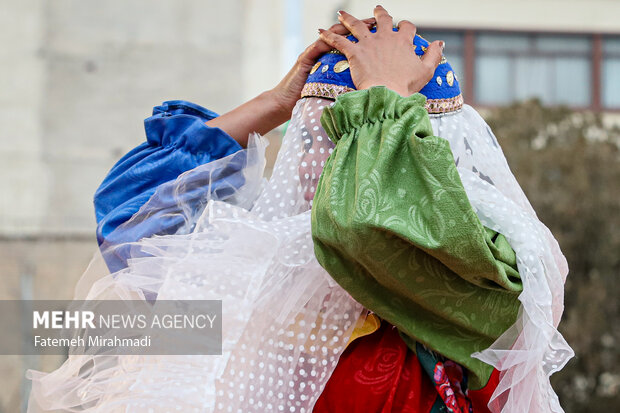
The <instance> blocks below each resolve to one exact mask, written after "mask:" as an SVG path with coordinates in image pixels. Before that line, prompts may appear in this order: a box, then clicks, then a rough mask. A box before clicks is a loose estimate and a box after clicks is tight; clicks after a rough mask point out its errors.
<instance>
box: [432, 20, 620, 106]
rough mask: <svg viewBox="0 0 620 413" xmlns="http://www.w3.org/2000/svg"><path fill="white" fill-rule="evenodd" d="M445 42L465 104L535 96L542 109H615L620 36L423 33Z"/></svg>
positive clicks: (618, 90)
mask: <svg viewBox="0 0 620 413" xmlns="http://www.w3.org/2000/svg"><path fill="white" fill-rule="evenodd" d="M421 34H422V36H424V37H426V38H427V39H428V40H431V41H432V40H439V39H442V40H445V41H446V50H445V55H446V57H447V58H448V61H450V63H451V65H452V67H453V68H454V70H455V72H456V73H457V74H458V75H459V82H460V84H461V89H462V91H463V95H464V97H465V100H466V101H467V102H468V103H470V104H475V105H484V106H496V105H506V104H510V103H512V102H515V101H522V100H526V99H531V98H538V99H540V100H541V101H542V102H543V103H545V104H548V105H568V106H572V107H576V108H592V109H601V108H602V109H613V110H619V109H620V36H601V35H599V34H556V33H531V32H494V31H484V30H481V31H476V30H435V29H433V30H424V31H423V32H422V33H421Z"/></svg>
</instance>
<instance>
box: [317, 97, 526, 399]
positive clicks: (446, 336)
mask: <svg viewBox="0 0 620 413" xmlns="http://www.w3.org/2000/svg"><path fill="white" fill-rule="evenodd" d="M424 103H425V98H424V97H423V96H422V95H419V94H416V95H413V96H411V97H408V98H403V97H401V96H400V95H398V94H397V93H395V92H393V91H391V90H389V89H387V88H385V87H374V88H371V89H368V90H361V91H356V92H351V93H347V94H345V95H342V96H340V97H339V98H338V100H337V101H336V103H335V105H334V106H333V107H331V108H327V109H325V112H324V113H323V115H322V117H321V123H322V124H323V126H324V128H325V130H326V131H327V134H328V135H329V137H330V138H331V139H332V140H333V141H334V142H335V143H336V147H335V148H334V152H333V153H332V155H331V156H330V157H329V159H328V160H327V162H326V164H325V169H324V170H323V173H322V176H321V179H320V182H319V185H318V187H317V193H316V195H315V198H314V201H313V207H312V235H313V239H314V248H315V254H316V257H317V259H318V260H319V262H320V263H321V265H322V266H323V267H324V268H325V269H326V270H327V271H328V272H329V273H330V274H331V275H332V277H333V278H334V279H335V280H336V282H338V283H339V284H340V285H341V286H342V287H343V288H345V289H346V290H347V291H348V292H349V293H350V294H351V295H352V296H353V297H354V298H355V299H356V300H357V301H358V302H360V303H361V304H362V305H364V306H365V307H366V308H368V309H371V310H372V311H374V312H376V313H377V314H378V315H379V316H380V317H382V318H384V319H385V320H387V321H389V322H390V323H392V324H394V325H395V326H397V327H398V328H399V330H400V332H401V334H402V335H403V337H404V338H405V340H406V341H407V342H408V344H410V345H411V343H413V342H414V341H419V342H421V343H422V344H425V345H426V346H427V347H429V348H430V349H432V350H434V351H436V352H438V353H440V354H442V355H444V356H445V357H447V358H449V359H451V360H454V361H456V362H458V363H460V364H462V365H463V366H465V367H466V368H468V369H469V370H470V372H472V373H473V377H471V379H473V381H472V380H471V379H470V384H471V385H472V386H471V387H472V388H476V387H480V386H482V385H484V384H485V383H486V381H487V379H488V377H489V376H490V373H491V371H492V368H491V367H490V366H488V365H486V364H484V363H482V362H480V361H478V360H476V359H473V358H471V357H470V355H471V353H473V352H475V351H479V350H483V349H485V348H487V347H489V345H491V344H492V343H493V341H495V339H496V338H497V337H499V335H501V334H502V333H503V332H504V331H505V330H506V329H507V328H508V327H509V326H510V325H512V324H513V323H514V322H515V320H516V317H517V312H518V308H519V302H518V300H517V296H518V294H519V292H520V291H521V289H522V285H521V280H520V277H519V273H518V271H517V265H516V256H515V253H514V251H513V250H512V248H511V247H510V245H509V244H508V242H507V241H506V239H505V238H504V237H503V236H502V235H501V234H497V233H496V232H494V231H492V230H489V229H487V228H484V227H483V226H482V224H481V223H480V221H479V219H478V217H477V216H476V214H475V212H474V211H473V209H472V207H471V205H470V203H469V200H468V198H467V194H466V193H465V190H464V188H463V185H462V183H461V180H460V177H459V174H458V172H457V169H456V165H455V164H454V158H453V155H452V152H451V150H450V145H449V143H448V142H447V141H446V140H444V139H442V138H439V137H436V136H433V135H432V128H431V124H430V120H429V117H428V114H427V112H426V110H425V109H424ZM413 348H415V347H413Z"/></svg>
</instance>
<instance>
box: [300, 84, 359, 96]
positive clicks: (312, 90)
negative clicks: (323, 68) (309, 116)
mask: <svg viewBox="0 0 620 413" xmlns="http://www.w3.org/2000/svg"><path fill="white" fill-rule="evenodd" d="M354 90H355V89H353V88H350V87H348V86H340V85H331V84H329V83H319V82H312V83H306V84H305V85H304V87H303V89H302V90H301V97H302V98H304V97H308V96H315V97H318V98H326V99H334V100H335V99H336V98H337V97H338V96H340V95H342V94H344V93H347V92H352V91H354Z"/></svg>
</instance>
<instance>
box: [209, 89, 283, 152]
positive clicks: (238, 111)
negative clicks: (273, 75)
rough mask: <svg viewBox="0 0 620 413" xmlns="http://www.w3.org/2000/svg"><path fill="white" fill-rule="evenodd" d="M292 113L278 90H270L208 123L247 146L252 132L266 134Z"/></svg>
mask: <svg viewBox="0 0 620 413" xmlns="http://www.w3.org/2000/svg"><path fill="white" fill-rule="evenodd" d="M290 115H291V114H290V111H289V110H287V108H286V107H285V105H283V104H282V102H279V101H278V98H277V94H276V92H274V91H273V90H268V91H266V92H263V93H261V94H260V95H258V96H257V97H255V98H254V99H252V100H250V101H248V102H246V103H244V104H243V105H241V106H238V107H236V108H235V109H233V110H231V111H230V112H227V113H225V114H223V115H221V116H218V117H217V118H215V119H212V120H210V121H208V122H206V124H207V125H208V126H211V127H216V128H220V129H222V130H223V131H224V132H226V133H227V134H229V135H230V136H231V137H232V138H233V139H234V140H236V141H237V142H238V143H239V144H240V145H241V146H243V147H246V146H247V144H248V136H249V135H250V134H251V133H253V132H256V133H259V134H265V133H267V132H269V131H270V130H272V129H273V128H275V127H277V126H279V125H281V124H283V123H284V122H286V121H287V120H288V119H289V118H290Z"/></svg>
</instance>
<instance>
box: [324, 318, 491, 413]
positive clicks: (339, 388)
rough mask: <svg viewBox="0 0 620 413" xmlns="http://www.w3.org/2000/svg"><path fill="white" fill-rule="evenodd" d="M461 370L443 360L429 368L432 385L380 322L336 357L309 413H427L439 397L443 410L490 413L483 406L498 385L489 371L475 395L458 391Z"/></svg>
mask: <svg viewBox="0 0 620 413" xmlns="http://www.w3.org/2000/svg"><path fill="white" fill-rule="evenodd" d="M463 374H464V373H463V370H462V368H461V366H459V365H458V364H456V363H454V362H452V361H450V360H446V361H445V362H437V364H436V365H435V367H434V378H433V379H434V382H433V380H431V378H430V377H429V376H428V374H427V373H426V372H425V371H424V369H423V368H422V365H421V363H420V360H419V359H418V357H417V356H416V354H415V353H414V352H413V351H411V350H410V349H409V348H408V347H407V345H406V344H405V342H404V341H403V340H402V338H401V337H400V335H399V334H398V330H397V329H396V327H394V326H392V325H391V324H389V323H387V322H385V321H382V322H381V326H380V327H379V329H378V330H377V331H375V332H373V333H372V334H369V335H366V336H362V337H360V338H357V339H355V340H354V341H353V342H351V343H350V344H349V346H348V347H347V349H346V350H345V352H344V353H343V354H342V356H341V357H340V360H339V361H338V365H337V366H336V369H335V370H334V373H333V374H332V376H331V377H330V379H329V381H328V382H327V385H326V386H325V389H324V390H323V393H322V394H321V396H320V397H319V399H318V401H317V403H316V405H315V406H314V410H313V412H314V413H356V412H364V413H373V412H376V413H430V412H431V410H432V407H433V404H434V403H435V402H436V401H437V397H438V396H440V397H441V398H442V399H443V401H444V403H446V406H447V407H448V411H452V412H471V411H472V410H470V409H471V408H472V407H473V412H474V413H490V412H489V409H488V408H487V404H488V402H489V399H490V397H491V395H492V394H493V392H494V391H495V388H496V387H497V383H498V381H499V373H498V372H497V370H494V371H493V374H492V375H491V378H490V379H489V382H488V383H487V385H486V386H485V387H483V388H482V389H480V390H473V391H472V390H467V391H466V394H467V395H465V393H464V392H463V389H461V385H460V383H461V382H462V380H463Z"/></svg>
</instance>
